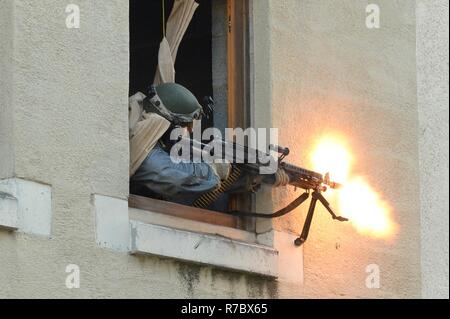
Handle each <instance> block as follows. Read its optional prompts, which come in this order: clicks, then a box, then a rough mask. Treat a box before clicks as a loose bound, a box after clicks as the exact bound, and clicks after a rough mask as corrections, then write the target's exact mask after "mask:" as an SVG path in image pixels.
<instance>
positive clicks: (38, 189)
mask: <svg viewBox="0 0 450 319" xmlns="http://www.w3.org/2000/svg"><path fill="white" fill-rule="evenodd" d="M51 219H52V197H51V187H50V186H48V185H44V184H40V183H36V182H32V181H27V180H24V179H20V178H9V179H3V180H0V228H3V229H6V230H9V231H18V232H23V233H27V234H33V235H41V236H50V235H51Z"/></svg>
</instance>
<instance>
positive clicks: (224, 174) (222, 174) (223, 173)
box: [211, 163, 231, 181]
mask: <svg viewBox="0 0 450 319" xmlns="http://www.w3.org/2000/svg"><path fill="white" fill-rule="evenodd" d="M211 167H212V169H213V170H214V172H215V173H216V175H217V176H219V178H220V180H221V181H226V180H227V179H228V177H229V176H230V173H231V164H230V163H212V164H211Z"/></svg>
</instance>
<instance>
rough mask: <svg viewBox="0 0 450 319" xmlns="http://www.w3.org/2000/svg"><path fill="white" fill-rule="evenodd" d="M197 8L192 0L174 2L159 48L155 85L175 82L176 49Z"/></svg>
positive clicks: (196, 4)
mask: <svg viewBox="0 0 450 319" xmlns="http://www.w3.org/2000/svg"><path fill="white" fill-rule="evenodd" d="M197 8H198V3H197V2H195V1H194V0H175V2H174V4H173V9H172V12H171V13H170V17H169V20H167V31H166V35H165V37H164V38H163V39H162V41H161V45H160V47H159V53H158V68H157V70H156V75H155V80H154V84H155V85H158V84H161V83H174V82H175V61H176V59H177V54H178V48H179V47H180V43H181V40H182V39H183V37H184V34H185V33H186V30H187V28H188V27H189V23H190V22H191V20H192V17H193V16H194V13H195V10H196V9H197Z"/></svg>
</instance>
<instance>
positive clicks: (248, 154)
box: [178, 137, 348, 246]
mask: <svg viewBox="0 0 450 319" xmlns="http://www.w3.org/2000/svg"><path fill="white" fill-rule="evenodd" d="M178 143H179V146H182V145H184V147H189V149H190V150H191V151H192V153H193V154H197V155H202V156H203V155H205V154H206V155H207V156H210V158H211V157H212V158H214V154H212V150H218V149H221V152H219V153H220V154H225V159H226V160H227V161H228V162H230V163H232V166H231V167H232V169H231V173H230V175H229V178H228V179H227V180H226V181H224V182H222V185H221V186H220V188H219V189H217V190H215V191H212V192H211V193H207V194H204V195H202V196H201V197H200V198H198V199H197V200H196V201H195V202H194V204H193V206H194V207H198V208H207V207H208V206H209V205H210V204H212V203H213V202H215V201H216V200H217V199H218V198H219V197H220V195H221V194H223V193H225V192H227V191H229V190H230V189H231V188H232V187H233V185H234V184H235V183H236V182H237V181H238V180H239V178H240V177H241V176H242V175H243V174H244V173H247V174H249V175H252V176H259V177H260V181H261V183H266V184H275V183H276V181H277V176H276V174H277V173H273V174H267V175H261V174H260V170H261V168H262V167H264V166H267V165H268V164H267V163H263V162H261V160H260V159H261V158H268V157H269V156H272V155H269V154H267V153H264V152H261V151H259V150H255V149H252V148H249V147H247V146H242V145H239V144H237V143H235V142H229V141H226V140H222V139H217V138H215V139H214V140H213V142H212V143H209V144H203V143H201V142H198V141H196V140H194V139H191V138H186V137H180V138H179V140H178ZM270 149H271V150H272V151H275V152H276V153H277V154H279V157H278V158H277V160H276V163H277V165H278V166H277V168H278V169H282V170H284V172H285V173H286V175H287V176H288V180H285V183H284V184H285V185H288V184H289V185H292V186H294V187H297V188H301V189H304V190H305V192H304V193H303V194H302V195H300V196H299V197H297V198H296V199H295V200H294V201H292V202H291V203H290V204H289V205H288V206H286V207H284V208H282V209H280V210H278V211H276V212H273V213H267V214H263V213H254V212H243V211H231V212H229V213H228V214H230V215H234V216H240V217H255V218H278V217H281V216H284V215H286V214H288V213H290V212H292V211H293V210H294V209H295V208H297V207H299V206H300V205H301V204H302V203H304V202H305V201H306V200H307V199H308V198H309V196H310V195H311V197H312V199H311V203H310V205H309V209H308V214H307V216H306V220H305V224H304V226H303V230H302V233H301V235H300V236H299V237H298V238H297V239H296V240H295V242H294V243H295V245H297V246H301V245H302V244H303V243H304V242H305V241H306V240H307V238H308V234H309V230H310V227H311V222H312V219H313V216H314V211H315V208H316V205H317V202H318V201H319V202H320V203H321V204H322V205H323V206H324V207H325V208H326V210H327V211H328V212H329V213H330V215H331V216H332V218H333V219H334V220H337V221H341V222H344V221H348V219H347V218H344V217H341V216H338V215H336V214H335V212H334V211H333V209H332V208H331V206H330V203H329V202H328V201H327V200H326V199H325V197H324V196H323V195H322V193H323V192H325V191H327V189H328V188H331V189H338V188H339V187H340V186H341V185H340V184H338V183H336V182H333V181H331V180H330V176H329V174H328V173H327V174H325V175H322V174H320V173H317V172H314V171H310V170H307V169H304V168H301V167H298V166H296V165H293V164H289V163H287V162H285V161H284V159H285V158H286V156H288V155H289V153H290V151H289V149H288V148H283V147H279V146H274V145H271V146H270ZM214 153H215V151H214ZM272 158H273V157H272Z"/></svg>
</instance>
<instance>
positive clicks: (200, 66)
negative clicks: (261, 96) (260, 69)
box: [129, 0, 254, 230]
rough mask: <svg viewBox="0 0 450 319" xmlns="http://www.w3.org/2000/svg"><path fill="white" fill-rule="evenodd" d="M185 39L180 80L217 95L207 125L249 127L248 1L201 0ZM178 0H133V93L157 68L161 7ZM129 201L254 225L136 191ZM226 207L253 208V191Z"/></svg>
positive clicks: (179, 65)
mask: <svg viewBox="0 0 450 319" xmlns="http://www.w3.org/2000/svg"><path fill="white" fill-rule="evenodd" d="M197 2H198V3H199V4H200V5H199V7H198V9H197V11H196V13H195V15H194V17H193V19H192V21H191V23H190V25H189V27H188V29H187V31H186V34H185V36H184V38H183V40H182V42H181V44H180V48H179V51H178V56H177V60H176V65H175V70H176V82H177V83H179V84H181V85H183V86H185V87H186V88H188V89H189V90H190V91H191V92H193V94H194V95H195V96H196V97H197V99H198V100H199V101H201V100H202V99H203V97H204V96H213V97H214V100H215V102H216V106H215V110H214V115H213V117H212V118H211V119H210V120H204V121H203V123H202V128H203V129H205V128H207V127H211V126H214V127H217V128H219V129H221V130H222V131H224V129H225V128H226V127H241V128H247V127H248V126H249V125H250V116H249V101H248V100H249V94H248V91H249V89H248V83H249V80H248V76H249V72H248V42H247V38H248V21H247V17H248V14H247V12H248V2H247V1H236V0H214V1H210V0H201V1H197ZM173 3H174V0H165V1H164V6H163V2H162V1H141V0H130V59H131V61H130V88H129V93H130V96H131V95H133V94H135V93H136V92H138V91H141V92H145V90H146V88H147V87H148V86H149V85H150V84H151V82H152V81H153V77H154V74H155V71H156V68H157V62H158V61H157V60H158V49H159V44H160V42H161V39H162V35H163V21H162V12H163V11H164V12H165V18H166V20H167V19H168V17H169V15H170V12H171V9H172V6H173ZM129 205H130V207H134V208H141V209H150V208H151V209H152V211H155V210H157V211H158V212H159V213H164V214H169V215H175V216H178V217H183V218H186V219H192V220H199V221H203V222H207V223H213V224H219V225H222V226H227V227H236V228H240V229H246V230H254V221H253V220H251V219H243V218H235V217H233V216H230V215H226V214H221V213H216V212H211V211H207V212H206V211H204V210H201V209H196V208H192V207H186V206H181V205H177V204H173V203H168V202H161V201H159V200H155V199H151V198H146V197H140V196H136V195H131V196H130V200H129ZM225 205H227V206H228V207H227V208H231V209H236V208H240V209H245V210H249V209H251V208H252V198H251V196H250V195H239V196H230V198H229V199H228V201H227V203H225Z"/></svg>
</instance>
